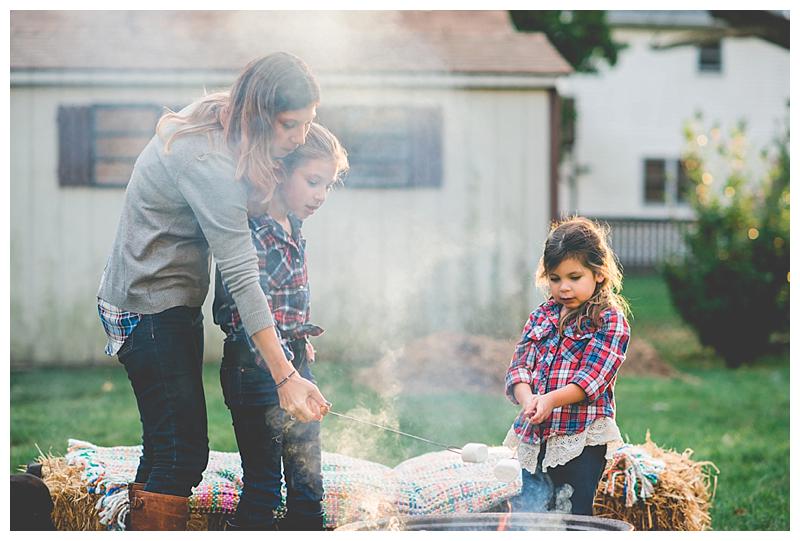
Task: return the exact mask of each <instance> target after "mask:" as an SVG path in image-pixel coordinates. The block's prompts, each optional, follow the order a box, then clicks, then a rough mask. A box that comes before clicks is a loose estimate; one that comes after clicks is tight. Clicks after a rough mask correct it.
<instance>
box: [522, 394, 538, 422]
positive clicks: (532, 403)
mask: <svg viewBox="0 0 800 541" xmlns="http://www.w3.org/2000/svg"><path fill="white" fill-rule="evenodd" d="M538 398H539V397H538V396H537V395H535V394H531V395H529V396H526V397H523V399H522V400H521V401H520V403H519V405H520V406H522V411H521V413H522V416H523V417H524V418H525V419H528V418H530V417H533V415H534V414H535V413H536V403H537V399H538Z"/></svg>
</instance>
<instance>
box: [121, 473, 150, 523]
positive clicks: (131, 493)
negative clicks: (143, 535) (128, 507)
mask: <svg viewBox="0 0 800 541" xmlns="http://www.w3.org/2000/svg"><path fill="white" fill-rule="evenodd" d="M144 485H145V483H128V502H132V501H133V499H134V498H135V497H136V492H137V491H140V490H144ZM125 529H126V530H130V529H131V513H130V511H128V516H127V517H125Z"/></svg>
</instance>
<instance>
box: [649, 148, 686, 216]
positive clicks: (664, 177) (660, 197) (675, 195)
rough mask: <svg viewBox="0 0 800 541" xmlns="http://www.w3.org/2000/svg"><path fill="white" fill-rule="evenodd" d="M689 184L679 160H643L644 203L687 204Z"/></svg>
mask: <svg viewBox="0 0 800 541" xmlns="http://www.w3.org/2000/svg"><path fill="white" fill-rule="evenodd" d="M691 184H692V181H691V179H690V178H689V176H688V174H687V173H686V169H685V168H684V166H683V162H682V161H681V160H665V159H662V158H647V159H645V161H644V202H645V203H652V204H659V205H666V204H670V205H672V204H676V203H677V204H684V203H687V202H688V200H689V199H688V195H689V190H690V189H691Z"/></svg>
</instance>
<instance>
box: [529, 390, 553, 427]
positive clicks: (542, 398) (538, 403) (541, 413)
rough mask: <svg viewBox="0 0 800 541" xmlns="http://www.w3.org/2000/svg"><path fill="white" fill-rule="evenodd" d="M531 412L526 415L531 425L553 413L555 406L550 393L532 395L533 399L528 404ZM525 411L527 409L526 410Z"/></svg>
mask: <svg viewBox="0 0 800 541" xmlns="http://www.w3.org/2000/svg"><path fill="white" fill-rule="evenodd" d="M529 407H530V408H531V410H532V411H531V413H530V415H528V419H529V422H530V423H531V424H532V425H538V424H539V423H541V422H542V421H544V420H545V419H547V418H548V417H550V415H551V414H552V413H553V408H555V407H556V404H555V402H554V401H553V397H552V395H550V393H546V394H540V395H534V396H533V400H532V401H531V404H530V406H529ZM526 411H527V410H526Z"/></svg>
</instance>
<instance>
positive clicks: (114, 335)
mask: <svg viewBox="0 0 800 541" xmlns="http://www.w3.org/2000/svg"><path fill="white" fill-rule="evenodd" d="M97 313H98V314H100V321H101V322H102V323H103V329H105V331H106V336H107V337H108V342H106V349H105V352H106V355H108V356H109V357H113V356H114V355H116V354H117V352H118V351H119V350H120V348H121V347H122V345H123V344H124V343H125V340H127V339H128V337H129V336H130V335H131V333H132V332H133V329H135V328H136V325H138V324H139V321H141V319H142V315H141V314H138V313H136V312H128V311H127V310H123V309H121V308H117V307H116V306H114V305H113V304H111V303H108V302H106V301H104V300H103V299H101V298H98V299H97Z"/></svg>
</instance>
